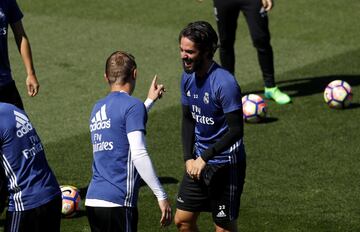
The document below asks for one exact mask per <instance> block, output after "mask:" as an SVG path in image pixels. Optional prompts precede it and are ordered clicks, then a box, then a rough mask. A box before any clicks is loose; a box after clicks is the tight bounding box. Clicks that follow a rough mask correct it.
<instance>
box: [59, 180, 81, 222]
mask: <svg viewBox="0 0 360 232" xmlns="http://www.w3.org/2000/svg"><path fill="white" fill-rule="evenodd" d="M60 189H61V193H62V209H61V213H62V214H63V216H65V217H73V216H75V215H76V213H77V212H78V211H79V210H80V202H81V197H80V192H79V190H78V189H77V188H76V187H74V186H71V185H61V186H60Z"/></svg>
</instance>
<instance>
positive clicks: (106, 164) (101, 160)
mask: <svg viewBox="0 0 360 232" xmlns="http://www.w3.org/2000/svg"><path fill="white" fill-rule="evenodd" d="M146 121H147V112H146V109H145V106H144V103H143V102H141V101H140V100H139V99H136V98H134V97H131V96H129V95H128V94H127V93H125V92H111V93H109V94H108V96H106V97H105V98H103V99H101V100H99V101H98V102H97V103H96V104H95V106H94V108H93V110H92V112H91V116H90V132H91V142H92V145H93V158H94V161H93V176H92V179H91V181H90V184H89V188H88V191H87V195H86V199H97V200H105V201H110V202H113V203H116V204H119V205H122V206H126V207H135V206H136V203H137V198H138V192H139V183H140V182H139V181H140V175H139V174H138V172H137V171H136V169H135V167H134V164H133V163H132V161H131V156H130V150H129V141H128V138H127V134H128V133H130V132H133V131H144V132H145V125H146Z"/></svg>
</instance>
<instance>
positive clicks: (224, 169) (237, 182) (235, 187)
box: [176, 159, 246, 223]
mask: <svg viewBox="0 0 360 232" xmlns="http://www.w3.org/2000/svg"><path fill="white" fill-rule="evenodd" d="M245 170H246V161H245V159H244V160H242V161H240V162H239V163H237V164H226V165H206V167H205V169H204V171H203V173H202V177H201V179H200V180H193V179H192V178H191V177H190V176H189V175H188V174H187V173H185V174H184V177H183V180H182V183H181V185H180V189H179V194H178V197H177V202H176V203H177V204H176V207H177V208H178V209H180V210H184V211H189V212H202V211H205V212H211V213H212V217H213V220H214V222H219V223H220V222H230V221H233V220H236V219H237V218H238V216H239V208H240V196H241V193H242V190H243V186H244V181H245Z"/></svg>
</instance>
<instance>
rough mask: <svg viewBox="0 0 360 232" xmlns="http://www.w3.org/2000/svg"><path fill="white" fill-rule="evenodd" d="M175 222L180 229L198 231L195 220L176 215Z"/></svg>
mask: <svg viewBox="0 0 360 232" xmlns="http://www.w3.org/2000/svg"><path fill="white" fill-rule="evenodd" d="M174 223H175V225H176V227H177V228H178V230H179V231H198V230H197V228H196V222H195V221H194V220H186V219H184V218H181V217H179V216H177V215H175V217H174Z"/></svg>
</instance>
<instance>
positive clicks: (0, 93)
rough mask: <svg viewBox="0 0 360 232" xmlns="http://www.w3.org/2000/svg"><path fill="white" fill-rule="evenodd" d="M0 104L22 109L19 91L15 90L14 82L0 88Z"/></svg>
mask: <svg viewBox="0 0 360 232" xmlns="http://www.w3.org/2000/svg"><path fill="white" fill-rule="evenodd" d="M0 102H5V103H9V104H12V105H15V106H17V107H18V108H20V109H22V110H23V109H24V105H23V102H22V100H21V97H20V94H19V91H18V90H17V88H16V85H15V81H12V82H10V83H9V84H7V85H5V86H0Z"/></svg>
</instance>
